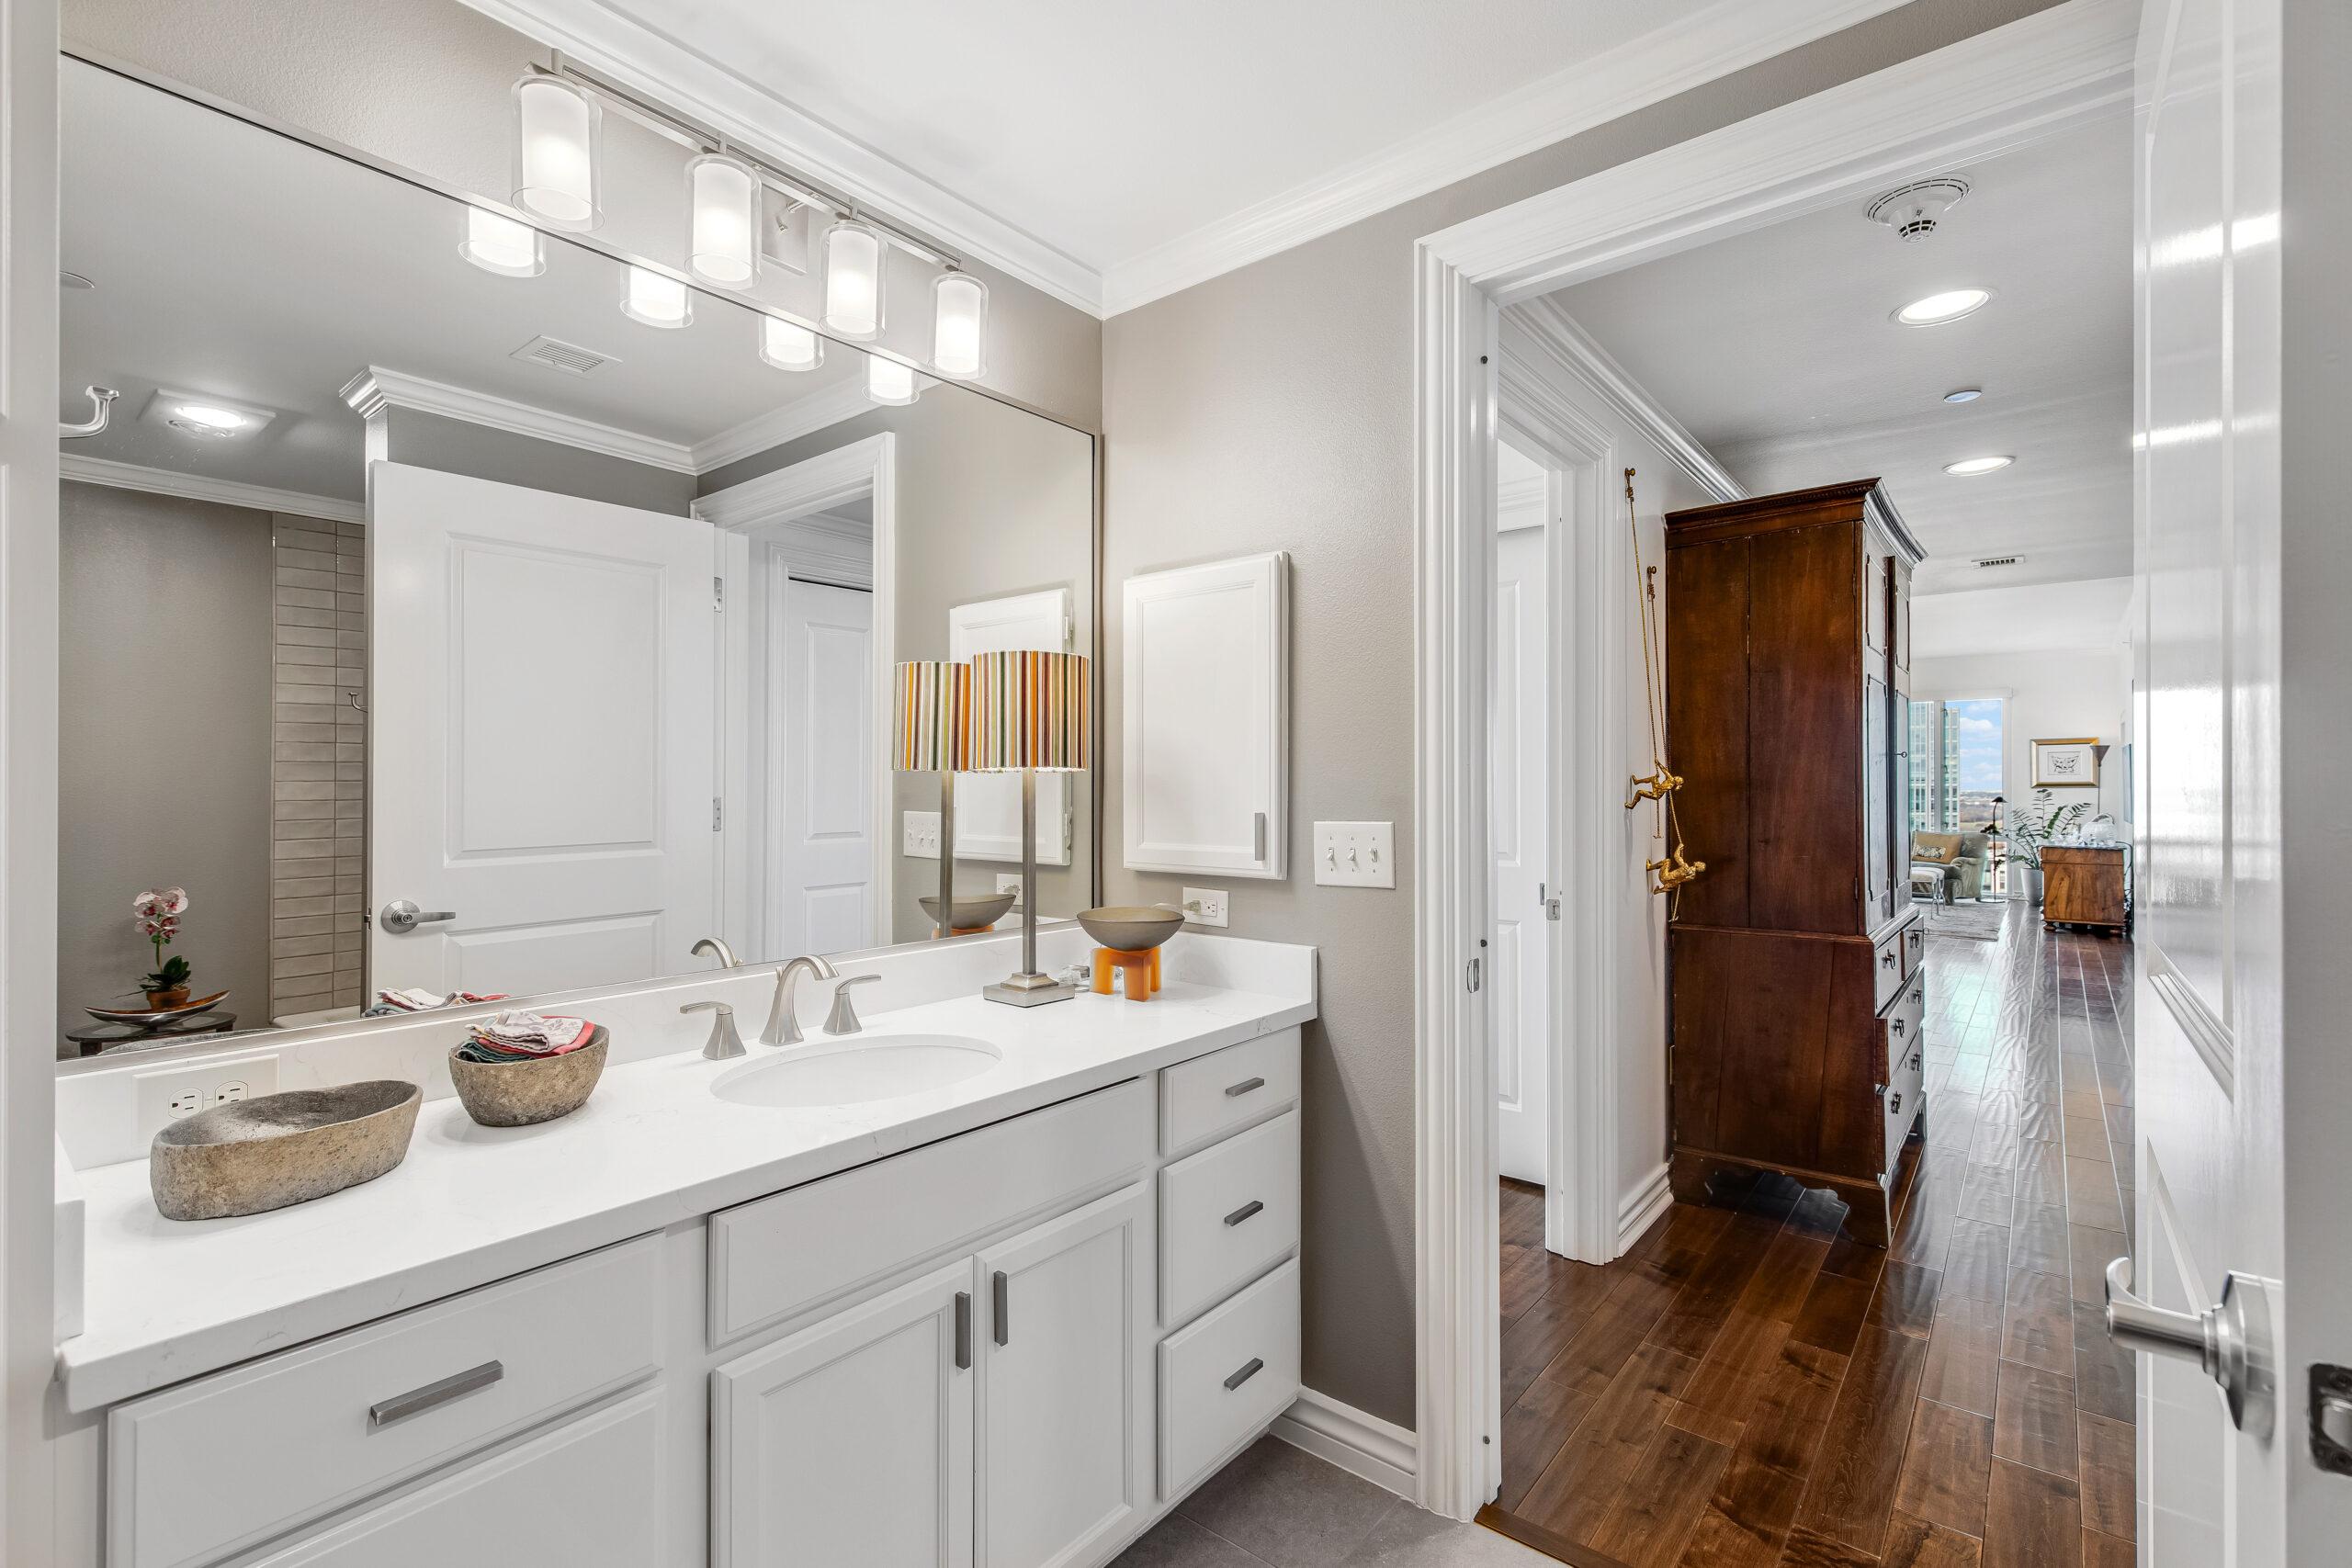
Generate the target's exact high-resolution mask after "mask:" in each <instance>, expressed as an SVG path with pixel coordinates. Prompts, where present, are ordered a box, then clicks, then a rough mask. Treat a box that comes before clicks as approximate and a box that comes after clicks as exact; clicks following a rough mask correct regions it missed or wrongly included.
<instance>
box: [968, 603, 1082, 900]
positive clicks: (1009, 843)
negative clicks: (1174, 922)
mask: <svg viewBox="0 0 2352 1568" xmlns="http://www.w3.org/2000/svg"><path fill="white" fill-rule="evenodd" d="M1072 629H1073V628H1072V622H1071V620H1070V614H1069V589H1067V588H1048V589H1046V590H1043V591H1042V592H1035V593H1017V594H1013V595H1012V596H1010V597H1008V598H1003V599H982V600H978V601H975V602H974V603H972V604H957V605H955V606H953V607H952V608H950V609H949V610H948V612H947V657H948V659H949V660H951V661H952V662H955V663H958V664H961V663H964V662H966V661H967V660H970V659H971V657H972V656H973V655H974V654H976V653H1010V652H1015V651H1019V650H1023V649H1034V650H1036V651H1040V652H1045V653H1068V652H1069V651H1071V648H1070V642H1071V633H1072ZM1069 788H1070V785H1069V775H1068V774H1066V773H1039V774H1038V775H1037V863H1038V864H1039V865H1068V864H1069V857H1070V840H1071V837H1072V835H1073V829H1074V824H1073V822H1072V820H1071V817H1072V813H1071V811H1070V793H1069ZM956 858H957V859H958V860H986V861H1011V862H1012V863H1014V864H1016V865H1017V864H1019V863H1020V861H1021V775H1020V774H1018V773H958V774H956Z"/></svg>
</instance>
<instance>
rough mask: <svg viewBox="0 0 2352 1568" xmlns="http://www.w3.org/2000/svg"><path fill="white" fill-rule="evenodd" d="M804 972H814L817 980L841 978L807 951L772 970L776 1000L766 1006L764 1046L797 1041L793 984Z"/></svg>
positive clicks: (829, 966)
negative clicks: (766, 1017) (781, 966)
mask: <svg viewBox="0 0 2352 1568" xmlns="http://www.w3.org/2000/svg"><path fill="white" fill-rule="evenodd" d="M803 975H813V976H816V977H817V978H818V979H820V980H834V979H839V978H840V977H841V971H839V970H837V969H835V968H834V967H833V966H832V965H831V964H828V963H827V962H825V960H823V959H822V958H818V957H813V956H811V955H809V954H808V953H803V954H801V955H800V956H799V957H798V958H796V959H793V960H792V961H791V962H790V963H788V964H786V965H785V966H784V967H783V968H781V969H779V970H777V971H776V972H775V1001H774V1002H773V1003H772V1004H770V1006H769V1008H768V1021H767V1025H766V1027H764V1028H763V1029H762V1030H761V1031H760V1043H761V1044H763V1045H797V1044H799V1043H800V1020H799V1018H798V1016H797V1015H796V1014H795V1013H794V1012H793V1010H792V985H793V982H794V981H796V980H797V979H799V978H800V976H803Z"/></svg>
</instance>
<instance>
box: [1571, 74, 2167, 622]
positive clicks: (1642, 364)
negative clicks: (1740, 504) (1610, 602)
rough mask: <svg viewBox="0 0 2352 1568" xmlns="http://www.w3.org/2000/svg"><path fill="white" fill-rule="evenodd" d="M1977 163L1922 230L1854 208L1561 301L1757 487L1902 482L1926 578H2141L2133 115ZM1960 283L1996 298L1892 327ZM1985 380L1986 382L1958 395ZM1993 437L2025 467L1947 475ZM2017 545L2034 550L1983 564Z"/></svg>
mask: <svg viewBox="0 0 2352 1568" xmlns="http://www.w3.org/2000/svg"><path fill="white" fill-rule="evenodd" d="M1946 172H1951V171H1947V170H1929V169H1921V170H1917V171H1913V173H1914V174H1915V175H1928V174H1935V173H1946ZM1961 172H1963V173H1965V175H1967V177H1968V178H1969V179H1970V181H1971V182H1972V183H1973V186H1974V188H1973V190H1972V191H1971V192H1970V194H1969V196H1968V197H1967V198H1966V199H1965V200H1963V201H1962V202H1961V203H1960V204H1959V206H1957V207H1956V208H1954V209H1952V210H1951V212H1950V213H1949V214H1948V215H1947V216H1946V218H1945V220H1944V224H1943V228H1942V230H1941V231H1939V233H1937V234H1935V235H1933V236H1931V237H1929V238H1928V239H1927V240H1925V241H1922V242H1920V243H1916V244H1905V243H1903V242H1901V241H1900V240H1898V239H1896V238H1895V237H1894V235H1893V234H1892V233H1891V232H1889V231H1886V230H1884V229H1883V228H1881V227H1879V226H1878V225H1876V224H1874V223H1872V222H1871V221H1870V220H1867V219H1866V218H1864V217H1863V216H1862V213H1861V210H1860V204H1856V205H1850V206H1844V207H1839V208H1836V209H1828V210H1824V211H1818V212H1814V213H1811V214H1808V215H1806V216H1804V217H1802V218H1797V219H1793V220H1790V221H1787V222H1784V223H1781V224H1778V225H1775V226H1773V227H1771V228H1768V229H1763V230H1759V231H1756V232H1753V233H1750V234H1746V235H1742V236H1739V237H1737V238H1735V239H1730V240H1725V241H1723V242H1721V243H1716V244H1712V245H1706V246H1702V247H1700V248H1698V249H1695V250H1691V251H1687V252H1684V253H1683V254H1679V255H1676V256H1671V257H1668V258H1666V259H1664V260H1660V261H1656V262H1651V263H1648V264H1646V265H1642V266H1638V267H1634V268H1633V269H1631V270H1628V271H1625V272H1622V273H1618V274H1615V275H1613V276H1608V277H1603V278H1600V279H1597V280H1595V281H1593V282H1590V283H1587V284H1581V285H1579V286H1577V287H1576V288H1569V289H1566V290H1563V291H1561V292H1560V293H1559V294H1557V295H1555V296H1554V297H1553V298H1555V299H1556V300H1558V301H1559V302H1560V303H1562V304H1563V305H1565V306H1566V309H1567V310H1568V311H1569V313H1570V314H1571V315H1573V316H1574V317H1575V318H1576V319H1577V321H1578V322H1579V323H1581V324H1582V325H1583V326H1584V328H1585V329H1586V330H1587V331H1588V332H1589V333H1591V334H1592V336H1593V337H1594V338H1595V339H1596V340H1597V341H1598V342H1599V343H1600V344H1601V345H1602V346H1603V347H1604V348H1606V349H1607V350H1608V351H1609V353H1610V354H1611V355H1612V356H1614V357H1615V358H1616V359H1617V360H1618V362H1619V363H1620V364H1621V365H1623V367H1625V369H1626V370H1627V371H1628V372H1629V373H1631V375H1632V376H1633V378H1634V379H1635V380H1637V381H1639V382H1640V383H1641V384H1642V385H1643V386H1644V387H1645V388H1646V389H1648V391H1649V392H1650V394H1651V395H1652V396H1653V397H1654V398H1655V399H1656V400H1657V401H1658V402H1659V403H1661V404H1662V405H1663V406H1664V407H1665V408H1666V409H1667V410H1668V412H1671V413H1672V414H1673V415H1674V416H1675V417H1676V418H1677V419H1679V420H1680V421H1681V423H1683V424H1684V425H1685V426H1686V427H1688V428H1689V429H1690V431H1691V434H1693V435H1695V436H1697V437H1698V439H1699V440H1700V442H1701V443H1702V444H1703V445H1704V446H1706V447H1707V448H1708V449H1709V450H1710V451H1711V452H1713V454H1714V456H1715V457H1716V458H1717V460H1718V461H1720V462H1721V463H1722V464H1723V465H1724V467H1725V468H1728V469H1730V471H1731V472H1732V474H1733V475H1734V476H1735V477H1736V478H1737V479H1739V481H1740V482H1741V483H1742V484H1744V485H1746V486H1747V488H1748V489H1749V490H1750V491H1752V492H1754V493H1756V494H1759V495H1761V494H1769V493H1770V492H1772V491H1784V490H1794V489H1799V488H1802V487H1804V486H1807V485H1815V484H1827V483H1834V482H1836V481H1838V480H1842V479H1866V478H1870V477H1871V476H1878V477H1882V478H1883V479H1885V480H1886V483H1887V488H1888V491H1889V492H1890V493H1891V494H1892V495H1893V496H1894V502H1895V505H1896V507H1897V508H1898V509H1899V510H1900V511H1901V512H1902V513H1903V515H1904V518H1905V520H1906V521H1907V522H1908V523H1909V524H1910V525H1911V527H1912V530H1913V531H1914V532H1915V533H1916V534H1917V535H1918V536H1919V540H1920V543H1921V544H1922V545H1923V546H1924V547H1926V549H1927V551H1928V561H1927V563H1926V564H1925V565H1924V566H1923V567H1922V568H1921V569H1920V571H1919V574H1918V577H1917V589H1918V591H1919V592H1921V593H1922V594H1933V593H1939V592H1954V591H1959V590H1963V589H1973V588H1981V587H1986V586H2013V585H2018V584H2024V583H2041V582H2058V581H2078V580H2086V579H2105V578H2115V577H2121V576H2128V575H2129V574H2130V572H2131V125H2130V120H2129V118H2128V117H2125V116H2122V115H2118V116H2117V117H2116V118H2113V119H2111V120H2108V121H2105V122H2103V123H2101V124H2100V125H2098V126H2096V127H2093V128H2090V129H2086V130H2079V131H2076V132H2074V133H2072V134H2070V135H2067V136H2064V137H2061V138H2057V139H2053V140H2051V141H2044V142H2040V143H2037V144H2034V145H2031V146H2028V147H2026V148H2024V149H2022V150H2020V151H2018V152H2010V153H2008V154H2007V155H2005V156H2002V157H1999V158H1996V159H1992V160H1989V161H1987V162H1985V163H1984V164H1979V165H1977V166H1975V167H1973V168H1968V169H1965V170H1963V171H1961ZM1890 183H1899V182H1890ZM1963 286H1974V287H1980V288H1992V289H1994V290H1995V291H1996V292H1995V298H1994V299H1993V302H1992V303H1991V304H1990V305H1988V306H1986V307H1985V309H1983V310H1979V311H1978V312H1976V314H1974V315H1973V316H1970V317H1967V318H1965V319H1963V320H1961V321H1954V322H1951V323H1949V324H1946V325H1943V326H1937V327H1924V328H1909V327H1900V326H1896V325H1894V324H1893V323H1892V322H1891V321H1889V320H1888V317H1889V315H1890V314H1891V313H1892V312H1893V311H1894V310H1895V309H1896V308H1897V307H1898V306H1900V305H1902V304H1904V303H1905V302H1906V301H1908V300H1911V299H1917V298H1919V297H1921V296H1924V295H1927V294H1931V293H1934V292H1937V291H1939V290H1941V289H1946V288H1960V287H1963ZM1969 386H1975V387H1982V388H1983V389H1984V391H1985V395H1984V396H1983V397H1982V398H1980V399H1978V400H1975V401H1974V402H1972V403H1965V404H1959V405H1952V404H1947V403H1945V402H1943V401H1942V400H1941V399H1942V395H1943V394H1944V393H1945V392H1947V391H1950V390H1951V389H1954V388H1958V387H1969ZM1996 453H2006V454H2009V455H2012V456H2014V457H2016V458H2017V462H2016V463H2015V464H2014V465H2013V466H2012V467H2010V468H2005V469H2002V470H2000V471H1999V472H1997V473H1993V474H1987V475H1983V476H1980V477H1977V478H1973V479H1961V478H1956V477H1953V476H1951V475H1948V474H1946V473H1944V472H1943V471H1942V470H1943V466H1944V465H1945V464H1946V463H1950V462H1952V461H1955V460H1957V459H1959V458H1963V457H1976V456H1979V455H1985V454H1996ZM2007 554H2021V555H2023V556H2024V557H2025V560H2024V563H2023V564H2022V565H2021V566H2017V567H2010V568H2004V569H1997V576H1996V572H1995V570H1978V569H1976V568H1975V567H1973V565H1971V562H1972V561H1973V559H1975V558H1980V557H1985V556H1993V555H2007Z"/></svg>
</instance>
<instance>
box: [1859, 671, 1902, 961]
mask: <svg viewBox="0 0 2352 1568" xmlns="http://www.w3.org/2000/svg"><path fill="white" fill-rule="evenodd" d="M1891 713H1892V710H1891V708H1890V706H1889V698H1888V695H1887V689H1886V682H1883V681H1882V680H1880V679H1879V678H1878V677H1877V676H1876V675H1865V676H1863V677H1862V731H1863V739H1862V766H1863V768H1864V771H1865V777H1864V779H1863V781H1862V783H1863V795H1862V799H1863V816H1862V863H1863V864H1864V865H1865V866H1866V867H1868V868H1869V894H1868V902H1869V906H1870V912H1871V915H1873V916H1874V917H1876V918H1877V919H1885V918H1886V917H1887V916H1889V915H1892V914H1894V864H1893V862H1894V743H1893V739H1892V737H1891V735H1890V730H1891V728H1892V725H1893V721H1892V717H1891Z"/></svg>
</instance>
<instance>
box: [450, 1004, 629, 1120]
mask: <svg viewBox="0 0 2352 1568" xmlns="http://www.w3.org/2000/svg"><path fill="white" fill-rule="evenodd" d="M607 1043H609V1036H607V1035H606V1034H605V1026H604V1025H603V1024H601V1023H600V1024H598V1025H597V1026H596V1028H595V1031H594V1032H593V1033H592V1034H590V1035H589V1036H588V1043H587V1044H585V1045H582V1046H581V1047H580V1049H578V1050H577V1051H566V1052H565V1053H564V1054H563V1055H560V1056H548V1057H547V1058H545V1059H544V1060H541V1061H537V1062H469V1061H465V1060H463V1059H461V1058H460V1057H459V1056H458V1047H456V1046H451V1047H450V1049H449V1081H450V1082H451V1083H453V1084H456V1085H457V1086H458V1100H460V1101H461V1102H462V1103H463V1104H464V1105H465V1108H466V1114H467V1115H469V1116H470V1117H472V1118H473V1119H474V1120H475V1121H477V1122H481V1124H482V1125H483V1126H485V1127H528V1126H532V1125H534V1124H535V1123H537V1122H552V1121H554V1120H555V1119H556V1118H557V1117H559V1116H569V1115H571V1113H572V1112H573V1111H577V1110H579V1109H580V1108H581V1107H582V1106H583V1105H585V1104H587V1103H588V1096H589V1095H590V1094H591V1093H593V1092H594V1090H595V1088H596V1080H597V1079H598V1078H600V1077H604V1076H605V1046H606V1044H607Z"/></svg>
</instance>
